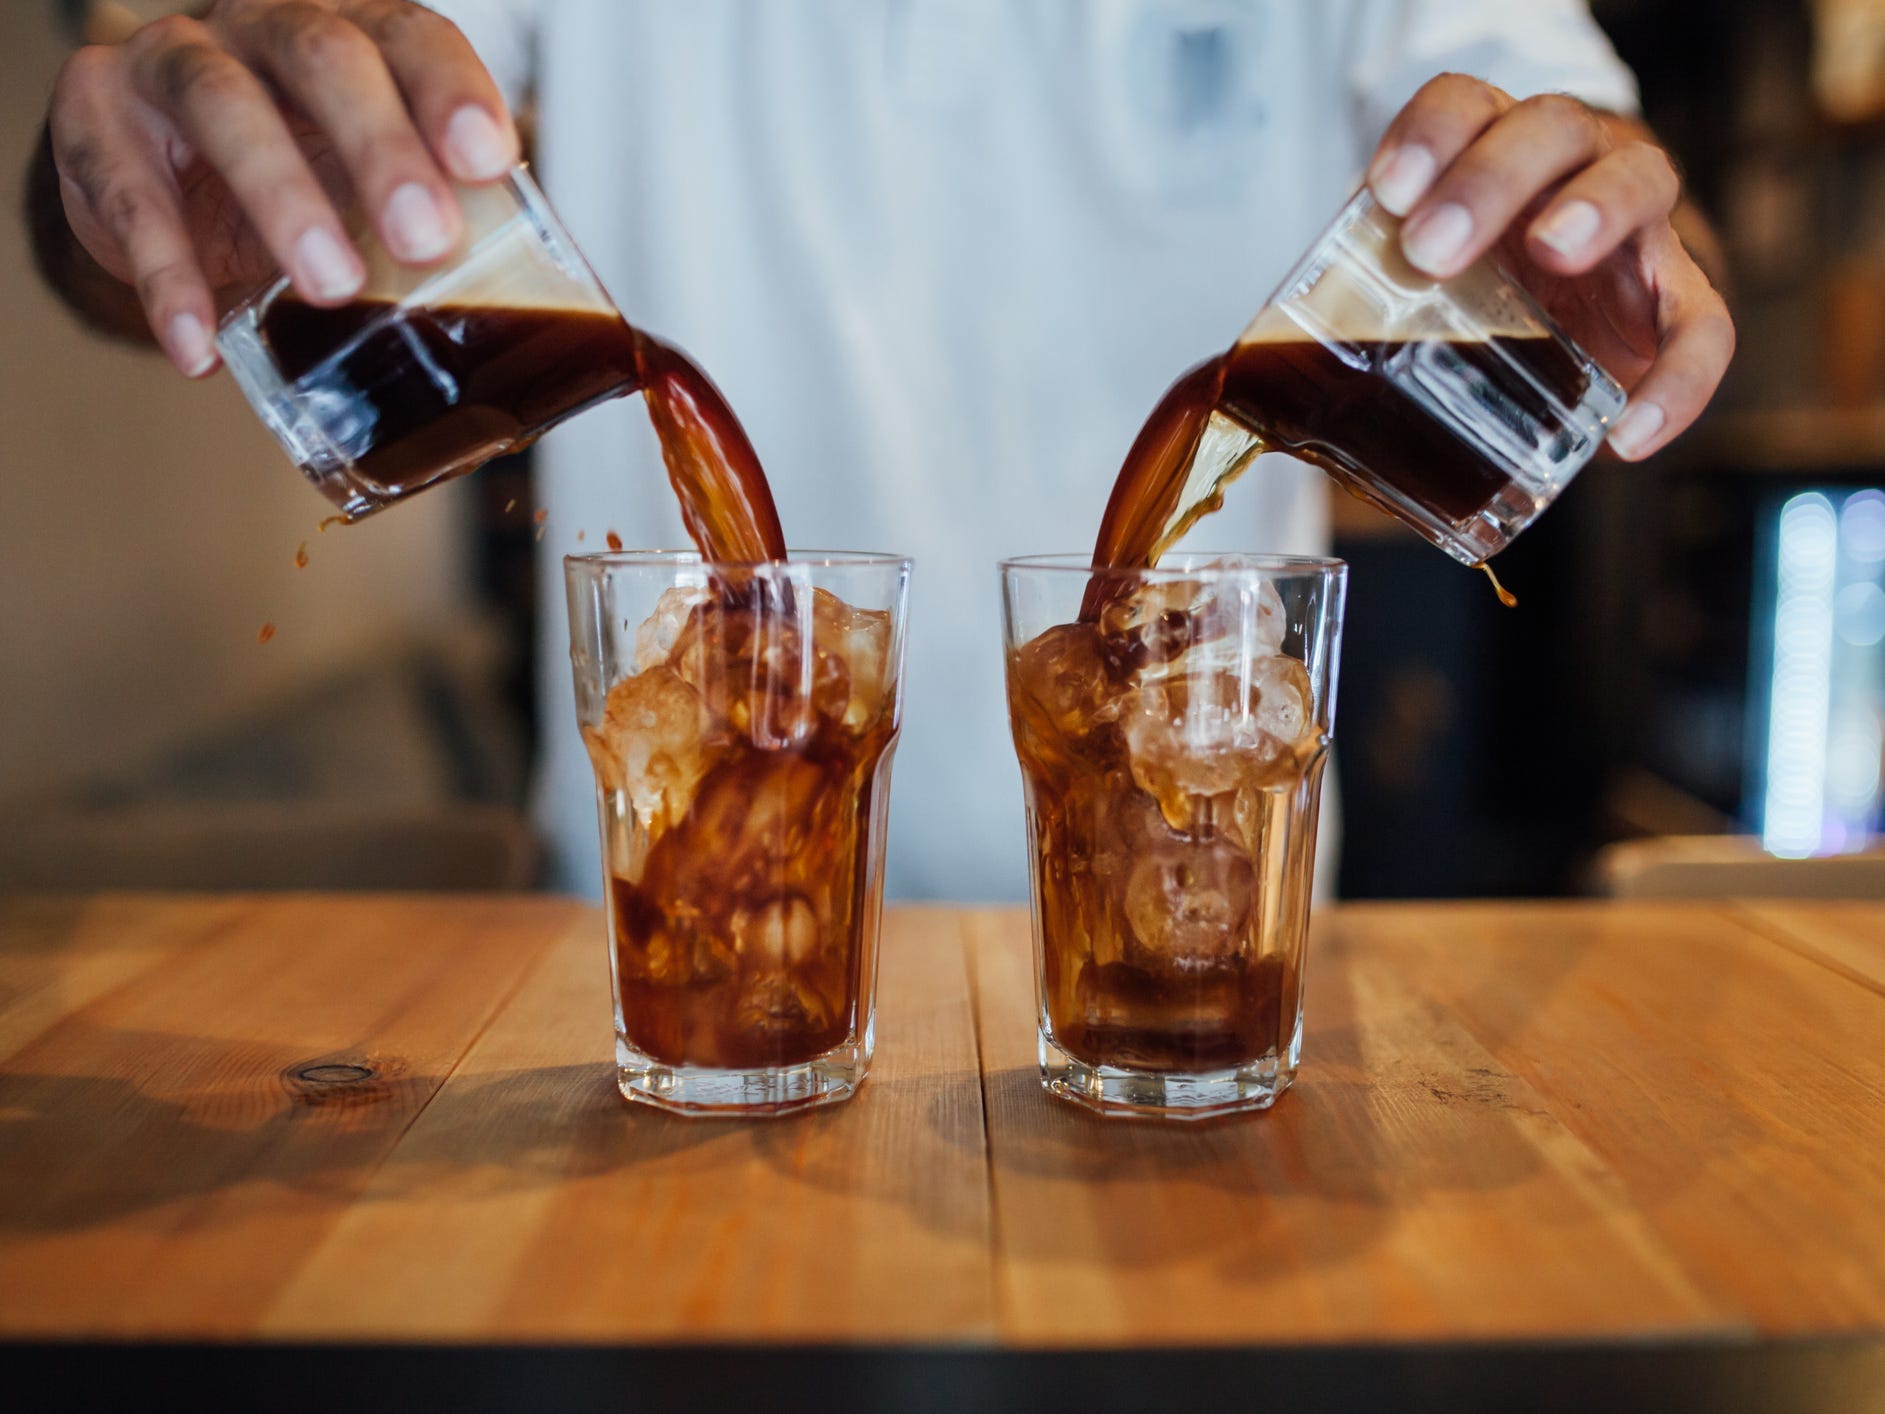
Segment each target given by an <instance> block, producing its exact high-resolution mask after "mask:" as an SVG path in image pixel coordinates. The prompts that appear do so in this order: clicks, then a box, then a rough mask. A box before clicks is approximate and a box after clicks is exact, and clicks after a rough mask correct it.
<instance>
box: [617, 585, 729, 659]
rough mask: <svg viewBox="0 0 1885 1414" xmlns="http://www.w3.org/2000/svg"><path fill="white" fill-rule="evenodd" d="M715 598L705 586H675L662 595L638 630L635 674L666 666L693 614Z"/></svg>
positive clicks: (664, 591)
mask: <svg viewBox="0 0 1885 1414" xmlns="http://www.w3.org/2000/svg"><path fill="white" fill-rule="evenodd" d="M711 597H712V595H711V594H710V593H709V592H708V590H707V587H706V585H705V584H676V585H672V586H670V587H669V588H667V589H664V590H662V591H661V597H660V598H659V599H657V600H655V607H654V612H653V613H652V614H650V615H649V616H648V617H647V618H645V619H643V620H642V621H641V623H640V624H639V625H637V626H636V629H635V671H636V672H638V673H639V672H645V671H647V670H648V669H649V668H653V667H659V666H661V665H664V664H665V663H666V662H667V661H668V658H669V656H670V655H671V654H672V653H673V652H674V645H675V643H676V641H677V640H678V639H679V638H680V636H681V630H682V629H684V628H685V627H687V620H688V618H689V617H690V616H691V615H692V614H693V612H694V610H695V609H696V608H697V607H698V606H699V605H701V604H704V603H706V602H707V601H708V600H709V599H710V598H711Z"/></svg>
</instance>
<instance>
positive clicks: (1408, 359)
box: [1219, 189, 1625, 564]
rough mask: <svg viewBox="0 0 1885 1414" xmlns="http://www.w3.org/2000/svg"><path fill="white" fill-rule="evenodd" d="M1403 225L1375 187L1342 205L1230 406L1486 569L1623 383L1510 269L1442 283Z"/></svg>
mask: <svg viewBox="0 0 1885 1414" xmlns="http://www.w3.org/2000/svg"><path fill="white" fill-rule="evenodd" d="M1400 231H1401V222H1400V220H1399V218H1397V217H1395V216H1392V215H1390V214H1389V213H1388V212H1387V211H1385V210H1384V209H1382V207H1381V206H1380V205H1378V204H1377V203H1376V202H1375V200H1374V198H1373V197H1372V196H1371V195H1369V193H1368V192H1367V190H1366V189H1364V190H1362V191H1361V192H1360V193H1358V194H1357V195H1356V196H1355V197H1354V198H1353V199H1352V200H1351V201H1350V202H1349V203H1348V204H1347V205H1346V206H1345V207H1343V208H1342V210H1341V212H1340V214H1338V215H1337V216H1336V218H1335V220H1334V221H1333V222H1332V223H1331V224H1330V225H1329V227H1328V228H1327V229H1326V230H1325V231H1323V233H1322V234H1321V235H1320V236H1319V237H1317V239H1316V241H1315V243H1314V244H1313V245H1312V246H1311V247H1310V249H1309V251H1308V252H1307V253H1306V254H1305V255H1304V256H1303V257H1302V259H1301V260H1300V261H1298V262H1297V264H1296V266H1295V268H1294V269H1292V270H1291V271H1290V272H1289V274H1288V275H1286V276H1285V277H1284V278H1283V281H1282V283H1281V284H1280V285H1278V287H1277V289H1276V292H1275V293H1274V294H1272V295H1271V296H1270V299H1269V300H1268V302H1267V303H1265V305H1264V307H1263V308H1262V309H1261V310H1260V311H1259V312H1258V314H1257V316H1256V318H1255V319H1253V320H1252V321H1251V323H1250V325H1249V327H1248V328H1247V329H1245V331H1244V333H1243V334H1242V336H1241V337H1240V338H1239V339H1238V341H1237V343H1236V345H1235V346H1233V348H1232V350H1231V352H1230V354H1229V356H1228V359H1227V361H1226V369H1227V372H1226V376H1225V383H1224V391H1223V395H1222V398H1221V401H1220V404H1219V406H1220V410H1221V411H1222V412H1223V413H1224V414H1226V415H1227V416H1229V417H1230V418H1232V419H1233V420H1235V421H1236V422H1239V423H1242V424H1243V425H1244V426H1245V427H1249V428H1252V429H1254V430H1255V431H1256V432H1258V433H1260V434H1261V433H1263V432H1264V424H1265V423H1266V421H1267V422H1271V423H1274V426H1272V428H1271V430H1272V432H1274V433H1276V434H1278V435H1277V437H1276V441H1277V444H1278V445H1276V446H1274V448H1273V449H1274V450H1281V451H1294V452H1301V453H1302V454H1304V455H1306V456H1308V457H1310V459H1312V460H1314V461H1316V462H1317V463H1318V464H1320V465H1321V466H1322V467H1323V468H1324V469H1325V470H1327V471H1328V472H1329V473H1330V474H1331V475H1332V476H1334V477H1335V478H1336V479H1337V480H1338V481H1339V482H1341V483H1342V484H1343V485H1344V486H1346V487H1347V488H1348V489H1349V490H1351V491H1354V492H1355V493H1357V494H1358V495H1360V496H1362V497H1363V498H1365V499H1367V500H1369V501H1372V502H1374V503H1375V504H1377V505H1379V506H1381V507H1382V508H1383V509H1384V510H1386V511H1388V512H1389V513H1390V514H1392V515H1395V516H1397V517H1399V518H1400V519H1401V520H1403V521H1405V522H1406V523H1407V524H1408V525H1410V526H1412V527H1413V528H1414V529H1415V530H1416V531H1418V532H1419V533H1420V534H1421V535H1423V536H1425V537H1426V538H1427V539H1428V540H1431V541H1432V542H1433V543H1434V544H1436V545H1438V546H1439V547H1440V548H1441V549H1443V550H1445V551H1446V552H1447V553H1448V554H1449V555H1452V556H1453V557H1454V558H1455V559H1458V560H1460V561H1463V562H1464V563H1466V564H1478V563H1481V562H1483V561H1485V560H1487V559H1490V558H1491V557H1492V556H1493V555H1495V554H1497V553H1498V552H1499V551H1500V550H1502V549H1504V548H1505V546H1506V545H1508V544H1509V543H1510V542H1511V540H1512V539H1513V537H1514V536H1516V535H1517V534H1518V533H1519V532H1520V531H1522V530H1524V529H1525V527H1526V526H1528V525H1530V524H1531V523H1532V522H1533V521H1534V520H1536V519H1537V518H1538V516H1539V515H1540V514H1541V513H1543V511H1544V510H1545V508H1546V507H1547V506H1549V505H1550V504H1551V503H1552V502H1553V501H1554V500H1556V499H1557V497H1558V495H1559V493H1560V492H1562V491H1563V490H1564V488H1565V487H1566V486H1567V485H1568V484H1569V483H1570V481H1571V478H1572V477H1574V476H1575V475H1576V474H1577V472H1578V471H1579V469H1580V468H1582V467H1583V465H1584V464H1585V463H1586V462H1588V461H1589V460H1590V459H1591V457H1592V456H1594V455H1595V454H1596V452H1597V449H1598V448H1599V447H1601V446H1602V445H1603V441H1604V438H1605V436H1606V435H1607V434H1608V429H1609V428H1610V426H1611V425H1612V424H1613V423H1614V422H1615V421H1616V419H1617V417H1618V416H1619V415H1620V414H1621V413H1622V411H1623V407H1624V402H1625V399H1624V395H1623V389H1622V388H1621V387H1619V386H1618V384H1617V382H1616V380H1615V379H1613V378H1612V377H1611V376H1610V375H1609V374H1608V373H1606V372H1605V371H1604V370H1603V368H1602V367H1601V366H1599V365H1598V363H1597V362H1596V360H1594V359H1593V358H1591V356H1590V355H1589V354H1587V353H1585V352H1584V351H1583V350H1582V349H1580V348H1579V347H1578V346H1577V345H1576V344H1574V343H1573V342H1572V341H1571V340H1570V338H1569V337H1567V336H1566V334H1565V333H1564V331H1563V330H1562V329H1560V328H1559V327H1558V326H1557V325H1556V324H1555V323H1554V322H1553V321H1552V319H1551V317H1550V316H1549V315H1548V314H1547V313H1546V312H1545V311H1544V309H1543V308H1542V307H1541V306H1540V305H1539V304H1538V302H1537V301H1536V300H1535V299H1533V298H1532V296H1531V295H1530V294H1528V293H1527V292H1526V291H1525V289H1524V288H1523V287H1522V286H1521V285H1520V284H1519V283H1518V281H1517V280H1516V279H1515V278H1514V277H1513V276H1512V275H1510V274H1509V273H1508V272H1507V271H1505V270H1504V269H1502V268H1501V267H1500V266H1499V265H1498V263H1497V262H1496V261H1493V260H1491V259H1489V258H1488V259H1482V260H1480V261H1478V262H1476V263H1475V264H1473V265H1472V266H1470V267H1468V268H1467V269H1466V270H1465V271H1463V272H1462V273H1460V274H1459V275H1456V276H1454V277H1453V278H1451V279H1448V280H1435V279H1433V278H1432V277H1430V276H1427V275H1423V274H1421V273H1420V272H1419V271H1417V270H1415V269H1414V268H1413V267H1412V266H1411V265H1409V264H1408V263H1407V261H1406V260H1405V259H1404V258H1403V256H1402V255H1401V243H1400ZM1251 445H1252V444H1251V442H1250V441H1249V439H1247V438H1245V439H1242V440H1239V439H1232V441H1231V444H1230V454H1231V455H1237V454H1242V453H1247V451H1248V449H1249V448H1250V446H1251Z"/></svg>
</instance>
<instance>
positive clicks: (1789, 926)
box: [1737, 899, 1885, 992]
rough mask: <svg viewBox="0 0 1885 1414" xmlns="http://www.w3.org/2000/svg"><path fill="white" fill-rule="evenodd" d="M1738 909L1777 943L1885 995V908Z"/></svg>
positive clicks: (1764, 904)
mask: <svg viewBox="0 0 1885 1414" xmlns="http://www.w3.org/2000/svg"><path fill="white" fill-rule="evenodd" d="M1737 907H1738V908H1739V909H1740V911H1741V912H1742V913H1744V914H1746V915H1747V916H1748V918H1749V919H1751V920H1752V922H1753V925H1754V927H1755V928H1756V929H1757V930H1758V931H1760V932H1762V933H1764V934H1766V935H1767V936H1768V937H1770V938H1773V939H1774V940H1775V941H1776V942H1779V943H1781V944H1783V945H1784V946H1787V947H1791V948H1792V949H1794V951H1796V952H1800V953H1804V954H1806V955H1807V956H1808V957H1812V958H1815V959H1817V960H1819V961H1820V962H1823V963H1825V964H1826V965H1827V966H1828V967H1831V968H1833V969H1834V970H1835V971H1838V972H1841V973H1843V974H1844V975H1846V976H1847V977H1850V978H1851V979H1852V980H1853V981H1855V982H1858V983H1860V984H1862V985H1864V986H1867V987H1870V988H1872V989H1873V990H1875V991H1879V992H1885V906H1881V905H1879V904H1877V903H1781V902H1778V901H1774V902H1769V901H1763V900H1760V899H1746V900H1743V901H1741V902H1740V903H1738V904H1737Z"/></svg>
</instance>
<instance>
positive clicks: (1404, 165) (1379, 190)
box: [1368, 143, 1434, 216]
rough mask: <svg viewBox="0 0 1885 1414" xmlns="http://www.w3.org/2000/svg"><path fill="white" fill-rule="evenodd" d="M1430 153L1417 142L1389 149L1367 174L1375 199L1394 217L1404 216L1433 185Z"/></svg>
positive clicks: (1431, 156)
mask: <svg viewBox="0 0 1885 1414" xmlns="http://www.w3.org/2000/svg"><path fill="white" fill-rule="evenodd" d="M1433 174H1434V160H1433V154H1432V153H1431V152H1429V151H1427V149H1426V148H1424V147H1422V146H1420V145H1419V144H1418V143H1410V144H1409V145H1408V146H1406V147H1396V148H1391V149H1390V150H1388V151H1387V152H1384V153H1382V154H1381V156H1380V157H1379V158H1377V159H1376V161H1375V165H1374V168H1373V170H1372V171H1370V172H1369V173H1368V189H1369V190H1370V191H1372V192H1373V193H1374V199H1375V200H1376V201H1378V202H1380V203H1381V204H1382V205H1383V206H1384V207H1386V208H1387V209H1388V210H1389V211H1390V212H1392V213H1393V214H1394V215H1396V216H1405V215H1406V214H1407V213H1408V212H1410V211H1412V210H1413V209H1414V203H1415V202H1417V201H1419V200H1420V199H1421V198H1422V197H1423V196H1425V195H1426V194H1427V188H1428V187H1430V186H1432V185H1433Z"/></svg>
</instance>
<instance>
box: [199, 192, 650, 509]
mask: <svg viewBox="0 0 1885 1414" xmlns="http://www.w3.org/2000/svg"><path fill="white" fill-rule="evenodd" d="M457 196H458V201H459V205H460V206H461V207H462V208H463V211H464V218H465V233H464V238H463V240H462V241H461V242H460V243H459V246H458V248H457V250H455V251H454V252H453V253H452V254H451V255H450V256H448V257H447V258H446V259H445V260H444V261H443V262H442V263H440V264H437V265H432V266H428V267H425V268H422V269H414V268H412V267H409V266H404V265H400V264H398V263H396V262H395V261H394V260H393V259H392V258H391V257H390V256H388V255H387V254H386V251H385V248H384V247H383V246H381V245H380V244H379V242H378V240H377V239H376V238H375V237H374V236H373V234H372V232H371V230H370V229H366V228H363V229H362V230H361V231H360V233H359V237H358V239H359V243H360V248H361V253H362V255H363V256H364V258H365V260H366V264H367V280H366V283H365V285H364V287H363V288H362V290H361V292H360V294H359V295H358V296H357V297H356V298H355V299H354V300H352V301H351V302H349V303H347V304H345V305H342V306H339V307H338V308H332V309H329V308H321V307H317V306H315V305H310V304H307V303H305V302H303V301H302V300H300V299H299V298H297V297H296V295H295V293H294V291H293V289H292V287H291V286H290V285H289V282H288V279H287V277H286V276H282V277H279V278H277V279H276V280H275V281H274V283H272V284H270V285H269V286H268V287H267V288H265V289H263V290H261V291H259V292H258V293H256V294H255V295H253V296H251V297H250V298H248V299H246V300H244V301H243V302H242V303H241V304H239V305H237V306H236V307H235V308H234V309H232V310H231V311H230V312H229V313H228V314H227V315H225V316H224V318H223V320H222V323H221V326H220V328H219V330H218V332H217V336H216V343H217V347H218V348H219V349H220V350H221V351H222V356H223V360H224V362H225V363H227V364H228V366H229V371H230V372H231V373H232V374H233V375H234V376H235V380H236V383H237V385H238V386H239V387H241V389H242V392H243V394H244V396H246V397H247V398H248V400H249V405H250V406H251V407H253V408H254V409H255V411H256V413H257V415H258V416H260V417H261V419H262V421H263V422H265V423H266V424H267V425H268V427H269V429H270V430H271V431H272V432H274V434H275V436H276V437H277V439H279V440H280V442H281V444H282V446H283V448H285V449H286V451H287V453H288V455H289V457H290V458H291V459H292V460H293V461H294V463H295V464H296V465H297V466H298V467H300V469H301V472H302V474H303V475H304V476H306V477H307V478H308V480H310V481H312V482H313V483H314V485H315V487H316V488H317V489H318V490H319V491H320V492H321V494H323V495H324V496H326V497H327V498H328V499H329V500H330V501H332V502H333V503H334V504H335V505H336V506H338V507H339V508H340V512H341V514H342V515H343V516H345V517H346V518H347V519H348V520H358V519H359V518H360V517H362V516H366V515H370V514H372V513H373V512H374V511H377V510H380V509H382V508H383V507H385V506H389V505H391V504H392V503H393V502H395V501H398V500H400V499H402V498H403V497H406V496H409V495H411V494H412V493H413V492H415V491H421V490H424V489H425V488H426V487H428V486H432V485H435V484H436V483H438V482H440V481H443V480H446V479H448V478H450V477H454V476H462V475H464V474H465V473H466V472H469V471H473V470H475V469H476V468H478V467H480V466H482V465H483V464H484V463H485V462H487V461H489V460H491V458H493V457H496V456H502V455H504V454H505V453H508V452H514V451H516V450H518V449H519V448H521V447H524V446H526V445H528V444H529V443H530V442H532V441H534V440H535V439H536V438H537V437H539V436H541V435H542V434H543V433H544V432H546V431H548V430H549V429H550V428H551V427H553V426H555V425H556V424H557V423H559V422H561V421H562V420H563V419H565V418H567V417H570V416H571V415H573V414H575V413H578V412H581V411H582V410H583V409H584V408H586V407H589V406H591V405H592V404H594V403H596V402H599V401H601V400H603V399H605V398H608V397H613V396H616V395H618V394H621V393H624V392H628V391H632V389H633V387H634V386H635V347H634V336H633V332H632V331H631V330H630V328H629V326H628V325H627V324H626V323H625V322H624V321H623V319H622V316H621V314H620V312H618V311H617V309H616V308H615V305H614V303H613V301H611V300H610V298H609V296H608V293H607V292H606V291H605V290H604V289H603V288H602V284H601V282H600V281H599V280H597V279H596V277H595V274H594V272H593V271H591V270H590V268H589V266H588V264H587V263H586V262H585V261H584V260H583V257H582V253H581V252H580V251H578V250H577V249H576V243H575V241H574V240H572V239H571V238H570V234H569V232H568V231H566V230H564V229H563V225H562V223H561V222H560V221H559V220H558V219H557V216H556V213H555V212H554V211H552V210H551V209H550V204H549V202H547V201H546V200H545V199H544V196H543V193H542V192H541V191H539V190H538V189H537V184H536V183H535V182H533V181H532V180H531V178H530V174H529V173H528V172H527V171H526V170H525V169H524V168H522V167H517V168H514V169H513V170H512V171H511V172H510V174H509V175H508V176H507V177H505V178H504V179H503V180H502V181H500V182H496V183H494V184H492V185H489V186H479V187H460V188H458V189H457Z"/></svg>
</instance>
